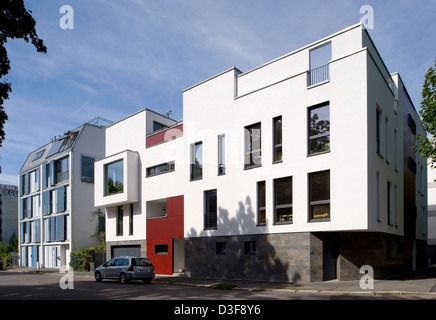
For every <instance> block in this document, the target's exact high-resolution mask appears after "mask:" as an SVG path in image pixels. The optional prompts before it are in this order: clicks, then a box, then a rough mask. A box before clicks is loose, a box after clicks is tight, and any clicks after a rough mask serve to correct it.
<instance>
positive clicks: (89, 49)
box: [0, 0, 436, 184]
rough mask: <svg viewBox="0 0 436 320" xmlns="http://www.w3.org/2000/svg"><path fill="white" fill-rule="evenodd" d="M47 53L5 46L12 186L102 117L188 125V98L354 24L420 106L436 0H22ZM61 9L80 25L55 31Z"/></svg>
mask: <svg viewBox="0 0 436 320" xmlns="http://www.w3.org/2000/svg"><path fill="white" fill-rule="evenodd" d="M24 3H25V5H26V8H27V9H29V10H31V11H32V15H33V17H34V18H35V20H36V22H37V24H36V30H37V33H38V36H39V37H41V38H42V39H43V40H44V42H45V45H46V46H47V49H48V51H47V54H41V53H37V52H36V50H35V49H34V47H33V46H32V45H31V44H28V43H26V42H24V41H23V40H9V42H8V44H7V50H8V55H9V59H10V60H11V70H10V72H9V74H8V75H7V77H6V80H7V81H9V82H11V83H12V90H13V91H12V93H11V94H10V98H9V100H7V101H6V102H5V105H4V106H5V110H6V112H7V114H8V116H9V121H7V123H6V126H5V131H6V140H5V141H4V143H3V148H1V149H0V165H1V167H2V174H0V183H8V184H16V183H17V181H18V179H17V174H18V172H19V170H20V169H21V166H22V164H23V163H24V162H25V160H26V158H27V155H28V154H29V153H30V152H32V151H33V150H35V149H37V148H39V147H41V146H42V145H44V144H46V143H48V142H49V141H50V140H51V137H53V136H58V135H61V134H63V133H64V132H66V131H68V130H71V129H74V128H76V127H78V126H80V125H81V124H83V123H85V122H87V121H88V120H91V119H92V118H94V117H96V116H102V117H104V118H107V119H110V120H112V121H118V120H120V119H122V118H124V117H126V116H128V115H130V114H132V113H135V112H137V111H139V110H141V109H143V108H150V109H152V110H155V111H157V112H161V113H164V112H166V111H167V110H170V109H171V110H172V115H171V117H172V118H174V119H176V120H181V119H182V118H183V106H182V91H183V90H184V89H186V88H188V87H190V86H192V85H194V84H196V83H198V82H200V81H202V80H204V79H207V78H209V77H211V76H213V75H215V74H218V73H220V72H222V71H224V70H227V69H228V68H230V67H233V66H235V67H237V68H238V69H240V70H241V71H248V70H250V69H252V68H254V67H257V66H259V65H261V64H263V63H265V62H268V61H270V60H273V59H275V58H277V57H280V56H282V55H284V54H286V53H288V52H291V51H293V50H295V49H298V48H300V47H302V46H304V45H307V44H310V43H312V42H314V41H316V40H319V39H321V38H324V37H326V36H328V35H330V34H333V33H335V32H337V31H339V30H342V29H344V28H346V27H348V26H351V25H353V24H355V23H358V22H359V21H360V19H361V18H362V17H363V16H364V14H362V13H360V8H361V6H363V5H370V6H372V8H373V9H374V29H371V30H369V33H370V35H371V37H372V39H373V41H374V43H375V45H376V46H377V48H378V50H379V52H380V54H381V56H382V58H383V60H384V62H385V64H386V66H387V67H388V69H389V71H390V72H399V73H400V75H401V77H402V79H403V81H404V82H405V85H406V87H407V90H408V92H409V94H410V96H411V98H412V100H413V103H414V104H415V107H416V108H417V109H419V105H420V102H421V90H422V84H423V80H424V75H425V73H426V72H427V70H428V69H429V67H431V66H432V65H433V63H434V59H435V57H436V19H435V12H436V0H420V1H411V0H407V1H406V0H394V1H391V0H386V1H381V0H379V1H366V0H365V1H361V0H330V1H321V0H301V1H300V0H123V1H116V0H87V1H85V0H25V1H24ZM63 5H70V6H71V7H72V8H73V9H74V29H72V30H71V29H66V30H64V29H62V28H61V27H60V25H59V22H60V20H61V18H62V17H63V16H64V15H65V14H62V13H60V12H59V11H60V8H61V7H62V6H63Z"/></svg>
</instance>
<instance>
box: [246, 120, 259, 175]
mask: <svg viewBox="0 0 436 320" xmlns="http://www.w3.org/2000/svg"><path fill="white" fill-rule="evenodd" d="M261 165H262V152H261V124H260V122H259V123H256V124H253V125H251V126H248V127H245V162H244V167H245V168H246V169H248V168H254V167H258V166H261Z"/></svg>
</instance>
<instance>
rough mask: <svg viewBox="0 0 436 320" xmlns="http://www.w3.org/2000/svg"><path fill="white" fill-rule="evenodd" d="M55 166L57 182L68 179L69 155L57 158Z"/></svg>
mask: <svg viewBox="0 0 436 320" xmlns="http://www.w3.org/2000/svg"><path fill="white" fill-rule="evenodd" d="M55 168H56V183H61V182H63V181H66V180H68V175H69V166H68V157H66V158H63V159H60V160H56V161H55Z"/></svg>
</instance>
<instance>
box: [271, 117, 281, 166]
mask: <svg viewBox="0 0 436 320" xmlns="http://www.w3.org/2000/svg"><path fill="white" fill-rule="evenodd" d="M279 123H280V130H278V129H279V128H278V124H279ZM278 131H279V133H280V134H278ZM277 150H280V159H278V157H277ZM280 162H283V118H282V116H278V117H275V118H273V163H280Z"/></svg>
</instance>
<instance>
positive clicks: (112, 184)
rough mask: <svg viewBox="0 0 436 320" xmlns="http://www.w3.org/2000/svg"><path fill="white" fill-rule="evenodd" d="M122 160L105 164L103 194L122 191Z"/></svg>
mask: <svg viewBox="0 0 436 320" xmlns="http://www.w3.org/2000/svg"><path fill="white" fill-rule="evenodd" d="M123 165H124V161H123V160H119V161H116V162H112V163H109V164H107V165H105V167H104V168H105V195H111V194H115V193H121V192H123V191H124V172H123V171H124V170H123Z"/></svg>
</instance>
